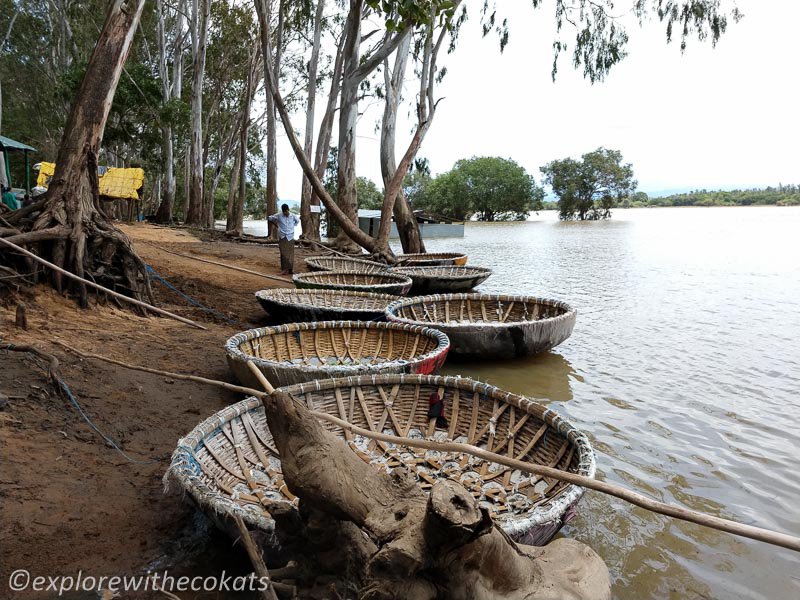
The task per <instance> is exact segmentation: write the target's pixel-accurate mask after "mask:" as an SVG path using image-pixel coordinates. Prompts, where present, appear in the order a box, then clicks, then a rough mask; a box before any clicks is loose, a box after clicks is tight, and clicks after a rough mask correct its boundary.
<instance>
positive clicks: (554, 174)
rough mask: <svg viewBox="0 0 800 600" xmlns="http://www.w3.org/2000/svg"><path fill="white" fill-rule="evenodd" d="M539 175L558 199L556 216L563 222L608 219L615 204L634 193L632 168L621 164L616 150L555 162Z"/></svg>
mask: <svg viewBox="0 0 800 600" xmlns="http://www.w3.org/2000/svg"><path fill="white" fill-rule="evenodd" d="M541 171H542V175H543V176H544V181H545V183H546V184H548V185H549V186H550V187H552V188H553V193H554V194H555V195H556V196H558V216H559V218H560V219H563V220H570V219H578V220H580V221H584V220H590V221H594V220H597V219H607V218H608V217H610V216H611V209H612V208H613V207H614V206H615V205H616V204H617V202H619V201H621V200H622V199H623V198H625V197H626V196H628V195H630V194H632V193H633V192H634V190H635V189H636V181H635V180H634V179H633V166H632V165H631V164H630V163H628V164H623V163H622V153H621V152H620V151H619V150H609V149H607V148H598V149H597V150H595V151H594V152H587V153H586V154H584V155H583V156H582V157H581V160H575V159H572V158H564V159H561V160H554V161H553V162H551V163H548V164H547V165H545V166H544V167H542V168H541Z"/></svg>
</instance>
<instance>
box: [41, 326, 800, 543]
mask: <svg viewBox="0 0 800 600" xmlns="http://www.w3.org/2000/svg"><path fill="white" fill-rule="evenodd" d="M56 343H57V344H59V345H60V346H62V347H64V348H66V349H67V350H69V351H70V352H74V353H75V354H78V355H79V356H82V357H84V358H95V359H97V360H102V361H105V362H109V363H112V364H116V365H119V366H122V367H127V368H129V369H134V370H137V371H145V372H147V373H154V374H157V375H163V376H166V377H171V378H174V379H183V380H189V381H195V382H198V383H205V384H210V385H215V386H218V387H221V388H224V389H227V390H231V391H234V392H240V393H243V394H248V395H252V396H256V397H259V398H261V399H262V400H266V399H267V398H268V397H269V395H270V394H272V393H273V392H274V391H275V389H274V387H273V386H272V385H271V384H270V383H269V381H267V379H266V377H264V374H263V373H262V372H261V371H260V370H259V369H258V367H256V366H255V365H254V364H253V363H250V362H248V363H247V365H248V367H249V368H250V370H251V371H252V373H253V375H254V376H255V377H256V378H257V379H258V381H259V383H260V384H261V385H262V386H263V387H264V389H265V390H267V392H266V393H264V392H261V391H259V390H254V389H251V388H247V387H242V386H237V385H233V384H231V383H227V382H224V381H217V380H214V379H206V378H204V377H198V376H196V375H184V374H181V373H171V372H169V371H161V370H158V369H151V368H149V367H141V366H138V365H132V364H129V363H125V362H123V361H119V360H114V359H111V358H107V357H104V356H100V355H99V354H85V353H83V352H80V351H79V350H76V349H75V348H72V347H70V346H67V345H66V344H64V343H63V342H60V341H56ZM311 414H312V415H313V416H314V417H316V418H318V419H322V420H325V421H328V422H330V423H333V424H335V425H338V426H339V427H341V428H343V429H347V430H348V431H352V432H353V433H357V434H358V435H363V436H364V437H366V438H370V439H375V440H379V441H382V442H389V443H392V444H398V445H402V446H409V447H412V448H422V449H426V450H438V451H440V452H456V453H462V454H469V455H471V456H476V457H478V458H482V459H484V460H487V461H490V462H494V463H497V464H500V465H503V466H506V467H510V468H512V469H519V470H520V471H522V472H525V473H532V474H534V475H539V476H541V477H549V478H551V479H557V480H559V481H563V482H566V483H571V484H574V485H578V486H581V487H584V488H587V489H590V490H594V491H596V492H600V493H603V494H607V495H609V496H613V497H615V498H619V499H620V500H624V501H625V502H628V503H630V504H633V505H634V506H638V507H640V508H644V509H645V510H649V511H651V512H655V513H658V514H661V515H665V516H667V517H673V518H675V519H681V520H683V521H689V522H690V523H695V524H697V525H702V526H704V527H709V528H711V529H716V530H718V531H724V532H727V533H732V534H734V535H740V536H742V537H746V538H750V539H753V540H757V541H760V542H765V543H767V544H771V545H773V546H780V547H782V548H788V549H789V550H794V551H796V552H800V538H798V537H796V536H792V535H788V534H785V533H781V532H778V531H771V530H769V529H764V528H761V527H755V526H753V525H745V524H743V523H737V522H736V521H732V520H730V519H723V518H722V517H716V516H714V515H709V514H706V513H703V512H700V511H696V510H692V509H689V508H684V507H681V506H676V505H674V504H667V503H665V502H660V501H658V500H653V499H652V498H649V497H647V496H645V495H643V494H640V493H638V492H634V491H632V490H629V489H627V488H624V487H622V486H620V485H616V484H613V483H607V482H605V481H598V480H597V479H592V478H591V477H585V476H583V475H577V474H575V473H570V472H568V471H562V470H560V469H554V468H552V467H546V466H544V465H535V464H531V463H527V462H523V461H520V460H516V459H513V458H509V457H507V456H502V455H500V454H495V453H494V452H490V451H488V450H484V449H482V448H478V447H476V446H472V445H470V444H461V443H458V442H437V441H433V440H420V439H411V438H405V437H399V436H396V435H388V434H385V433H377V432H374V431H370V430H368V429H363V428H361V427H358V426H356V425H353V424H352V423H348V422H347V421H343V420H341V419H339V418H337V417H334V416H333V415H329V414H327V413H324V412H320V411H311Z"/></svg>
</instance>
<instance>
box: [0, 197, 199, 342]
mask: <svg viewBox="0 0 800 600" xmlns="http://www.w3.org/2000/svg"><path fill="white" fill-rule="evenodd" d="M20 210H23V209H20ZM0 244H4V245H6V246H10V247H11V248H12V249H13V250H16V251H17V252H19V253H20V254H22V255H24V256H27V257H28V258H32V259H33V260H35V261H36V262H38V263H41V264H43V265H44V266H46V267H49V268H50V269H53V270H54V271H56V272H57V273H61V274H62V275H64V276H65V277H69V278H70V279H74V280H75V281H80V282H81V283H82V284H83V285H88V286H89V287H91V288H94V289H96V290H100V291H101V292H105V293H106V294H108V295H109V296H111V297H113V298H117V299H119V300H122V301H123V302H128V303H130V304H135V305H136V306H140V307H141V308H145V309H147V310H150V311H153V312H154V313H158V314H159V315H164V316H165V317H169V318H170V319H175V320H176V321H180V322H181V323H185V324H186V325H190V326H192V327H196V328H197V329H205V327H203V326H202V325H200V323H195V322H194V321H192V320H191V319H187V318H185V317H181V316H179V315H176V314H173V313H171V312H169V311H166V310H164V309H162V308H158V307H157V306H153V305H152V304H148V303H147V302H142V301H141V300H137V299H136V298H131V297H129V296H125V295H123V294H120V293H119V292H115V291H114V290H110V289H108V288H105V287H103V286H102V285H99V284H97V283H94V282H93V281H89V280H88V279H84V278H83V277H78V276H77V275H75V274H74V273H70V272H69V271H67V270H66V269H62V268H61V267H59V266H58V265H54V264H53V263H51V262H49V261H46V260H45V259H43V258H42V257H40V256H37V255H36V254H34V253H33V252H30V251H29V250H26V249H25V248H23V247H21V246H18V245H17V244H14V243H12V242H9V241H8V240H5V239H3V238H1V237H0Z"/></svg>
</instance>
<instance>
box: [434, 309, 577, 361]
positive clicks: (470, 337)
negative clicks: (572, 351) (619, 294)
mask: <svg viewBox="0 0 800 600" xmlns="http://www.w3.org/2000/svg"><path fill="white" fill-rule="evenodd" d="M575 318H576V315H575V313H572V315H571V316H569V317H568V318H567V319H564V320H562V321H558V322H555V323H554V322H549V321H542V322H538V323H525V324H520V325H514V326H510V327H503V328H498V327H492V326H491V325H485V326H478V327H473V328H467V327H463V326H458V327H448V326H446V325H437V326H436V328H437V329H439V330H440V331H443V332H444V333H446V334H447V336H448V337H449V338H450V343H451V344H452V349H451V353H452V354H453V355H455V356H461V357H463V358H470V359H476V358H497V359H503V358H520V357H523V356H533V355H534V354H539V353H540V352H547V351H548V350H552V349H553V348H555V347H556V346H558V345H559V344H560V343H562V342H563V341H564V340H566V339H567V338H568V337H569V336H570V335H572V330H573V329H574V328H575Z"/></svg>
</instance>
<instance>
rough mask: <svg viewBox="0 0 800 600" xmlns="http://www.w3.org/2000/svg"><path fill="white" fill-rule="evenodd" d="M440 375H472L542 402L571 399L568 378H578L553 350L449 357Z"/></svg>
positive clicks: (564, 359) (566, 361)
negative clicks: (508, 356)
mask: <svg viewBox="0 0 800 600" xmlns="http://www.w3.org/2000/svg"><path fill="white" fill-rule="evenodd" d="M442 374H443V375H461V376H463V377H471V378H472V379H477V380H478V381H483V382H485V383H489V384H491V385H494V386H497V387H499V388H501V389H504V390H506V391H509V392H514V393H515V394H520V395H523V396H530V397H532V398H535V399H536V400H539V401H540V402H542V403H544V404H547V403H549V402H567V401H569V400H572V388H571V387H570V381H571V380H572V379H575V378H577V377H578V375H577V373H576V372H575V369H573V368H572V365H571V364H570V363H569V361H568V360H567V359H566V358H564V357H563V356H561V355H560V354H556V353H554V352H545V353H543V354H538V355H536V356H530V357H527V358H522V359H515V360H503V361H481V362H475V361H456V360H453V359H448V361H447V363H446V364H445V366H444V368H443V369H442Z"/></svg>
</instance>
